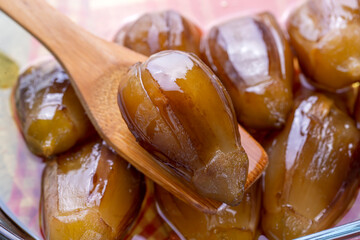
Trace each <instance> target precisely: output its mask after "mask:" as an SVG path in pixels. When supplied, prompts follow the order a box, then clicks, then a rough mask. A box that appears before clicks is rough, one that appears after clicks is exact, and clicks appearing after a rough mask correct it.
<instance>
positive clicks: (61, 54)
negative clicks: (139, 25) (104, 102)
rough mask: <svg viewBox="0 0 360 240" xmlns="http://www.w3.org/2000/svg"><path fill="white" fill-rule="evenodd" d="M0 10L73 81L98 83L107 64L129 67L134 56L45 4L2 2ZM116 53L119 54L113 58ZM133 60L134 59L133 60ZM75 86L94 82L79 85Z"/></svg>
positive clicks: (28, 0) (37, 0)
mask: <svg viewBox="0 0 360 240" xmlns="http://www.w3.org/2000/svg"><path fill="white" fill-rule="evenodd" d="M0 10H1V11H3V12H4V13H5V14H7V15H8V16H9V17H11V18H12V19H13V20H15V21H16V22H17V23H19V24H20V25H21V26H22V27H24V28H25V29H26V30H27V31H28V32H30V33H31V34H32V35H33V36H35V37H36V38H37V39H38V40H39V41H40V42H41V43H43V44H44V45H45V47H46V48H47V49H48V50H49V51H51V52H52V53H53V54H54V55H55V57H56V58H57V59H58V60H59V62H61V63H62V65H63V67H64V68H65V69H66V70H67V71H68V72H69V74H70V75H71V77H72V78H73V79H76V80H77V79H84V78H88V76H89V71H91V74H92V78H91V79H90V81H91V80H95V79H98V78H99V77H101V76H102V75H103V74H104V72H103V69H104V64H105V65H106V64H108V66H109V67H116V66H118V65H119V58H118V57H115V55H116V56H124V59H123V61H120V62H121V64H126V63H127V61H126V60H127V58H129V57H128V56H132V55H134V52H132V51H130V50H128V49H126V48H124V47H119V46H117V48H116V49H115V50H114V47H113V46H111V45H114V43H110V42H106V41H104V40H102V39H100V38H98V37H96V36H94V35H92V34H91V33H89V32H87V31H86V30H84V29H83V28H81V27H79V26H77V25H76V24H74V23H73V22H72V21H71V20H70V19H69V18H67V17H65V16H64V15H63V14H61V13H59V12H58V11H56V10H55V9H54V8H53V7H51V6H50V5H49V4H47V3H46V2H45V1H44V0H15V1H14V0H11V1H9V0H0ZM114 51H119V52H120V53H116V54H114ZM130 58H131V57H130ZM75 84H76V85H77V86H78V85H81V84H86V85H87V86H78V87H79V88H82V87H88V86H89V85H90V84H91V82H88V81H76V82H75Z"/></svg>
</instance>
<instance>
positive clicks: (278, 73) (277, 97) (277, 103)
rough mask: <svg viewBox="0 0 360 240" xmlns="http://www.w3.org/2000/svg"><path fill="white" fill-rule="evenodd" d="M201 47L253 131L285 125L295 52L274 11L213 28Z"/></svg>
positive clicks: (247, 125)
mask: <svg viewBox="0 0 360 240" xmlns="http://www.w3.org/2000/svg"><path fill="white" fill-rule="evenodd" d="M202 52H203V54H202V56H203V59H204V61H205V62H206V63H207V64H208V65H209V66H210V67H211V68H212V70H214V72H215V73H216V74H217V76H218V77H219V78H220V80H221V81H222V83H223V84H224V85H225V87H226V89H227V91H228V92H229V94H230V96H231V99H232V101H233V103H234V107H235V110H236V114H237V119H238V121H239V122H240V123H242V124H243V125H244V126H245V127H247V128H250V129H254V130H267V129H278V128H281V127H282V126H283V125H284V124H285V121H286V119H287V116H288V114H289V112H290V111H291V107H292V104H293V97H292V77H293V57H292V53H291V50H290V47H289V44H288V42H287V40H286V39H285V38H284V36H283V33H282V32H281V29H280V27H279V25H278V24H277V22H276V20H275V18H274V17H273V16H272V15H271V14H270V13H268V12H265V13H261V14H258V15H255V16H253V17H241V18H236V19H233V20H230V21H228V22H225V23H222V24H219V25H216V26H214V27H212V28H211V29H210V31H209V33H208V34H207V36H206V37H205V38H204V41H203V44H202Z"/></svg>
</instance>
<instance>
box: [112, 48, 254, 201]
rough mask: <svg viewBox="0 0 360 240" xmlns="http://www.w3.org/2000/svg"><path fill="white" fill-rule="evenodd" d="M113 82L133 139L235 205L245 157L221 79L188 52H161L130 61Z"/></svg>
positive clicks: (241, 189) (208, 193)
mask: <svg viewBox="0 0 360 240" xmlns="http://www.w3.org/2000/svg"><path fill="white" fill-rule="evenodd" d="M128 77H129V79H128V81H127V82H125V81H124V82H123V83H122V84H121V85H120V87H119V106H120V110H121V113H122V116H123V118H124V119H125V121H126V123H127V124H128V126H129V129H130V131H131V132H132V133H133V134H134V136H135V137H136V139H137V141H138V142H139V143H140V144H141V145H142V146H143V147H144V148H145V149H147V150H148V151H149V152H150V153H152V154H153V155H154V156H155V157H157V159H158V160H160V161H161V162H163V163H165V164H166V165H168V166H170V167H171V168H173V169H174V172H175V173H177V174H179V175H181V176H183V177H184V178H185V179H186V180H188V181H189V182H190V183H191V184H193V185H194V187H195V188H196V189H197V191H198V192H199V193H200V194H202V195H203V196H206V197H209V198H212V199H215V200H218V201H222V202H225V203H227V204H230V205H236V204H238V203H239V202H240V201H241V199H242V195H243V192H244V184H245V182H246V178H247V171H248V157H247V155H246V153H245V151H244V149H243V148H242V146H241V144H240V135H239V131H238V126H237V123H236V119H235V113H234V109H233V106H232V103H231V100H230V97H229V96H228V93H227V92H226V90H225V88H224V87H223V85H222V84H221V82H220V81H219V80H218V79H217V78H216V76H215V75H214V74H213V73H212V72H211V70H210V69H209V68H208V67H207V66H206V65H205V64H204V63H203V62H201V60H200V59H198V58H197V57H196V56H195V55H193V54H188V53H185V52H180V51H163V52H161V53H158V54H155V55H153V56H151V57H150V58H149V59H148V60H147V61H146V62H144V63H143V64H140V63H138V64H136V65H134V66H133V67H132V68H131V69H130V71H129V74H128Z"/></svg>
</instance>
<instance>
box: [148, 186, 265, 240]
mask: <svg viewBox="0 0 360 240" xmlns="http://www.w3.org/2000/svg"><path fill="white" fill-rule="evenodd" d="M155 190H156V191H155V196H156V203H157V209H158V212H159V214H160V216H162V218H163V219H164V220H165V221H166V222H167V223H168V225H169V226H171V227H172V228H173V230H174V231H175V232H176V233H177V234H179V235H181V237H180V238H181V239H188V240H192V239H193V240H223V239H232V240H252V239H256V237H257V236H258V233H257V230H258V229H257V228H258V224H259V220H260V208H261V184H260V181H257V182H256V183H255V184H254V185H252V186H251V188H249V189H248V190H247V191H246V192H245V194H244V199H243V201H242V202H241V203H240V204H239V205H238V206H236V207H231V206H228V205H226V204H224V205H223V206H221V210H219V212H218V213H217V214H214V215H210V214H205V213H202V212H199V211H198V210H196V209H194V208H193V207H191V206H189V205H187V204H186V203H184V202H182V201H181V200H179V199H177V198H176V197H174V196H173V195H171V194H170V193H169V192H167V191H166V190H164V189H163V188H161V187H159V186H156V189H155Z"/></svg>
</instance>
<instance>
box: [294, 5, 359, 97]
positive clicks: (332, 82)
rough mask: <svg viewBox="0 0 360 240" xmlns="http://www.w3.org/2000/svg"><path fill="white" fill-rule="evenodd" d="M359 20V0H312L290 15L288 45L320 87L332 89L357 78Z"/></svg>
mask: <svg viewBox="0 0 360 240" xmlns="http://www.w3.org/2000/svg"><path fill="white" fill-rule="evenodd" d="M359 19H360V1H359V0H311V1H307V2H305V3H304V4H303V5H301V6H300V7H299V8H298V9H296V10H295V11H294V12H293V13H292V14H291V15H290V17H289V19H288V23H287V29H288V32H289V35H290V40H291V44H292V46H293V47H294V50H295V51H296V54H297V57H298V59H299V63H300V66H301V68H302V70H303V71H304V72H305V74H306V75H307V76H309V77H310V78H311V79H312V80H313V81H314V82H316V83H318V84H319V87H323V88H325V89H328V90H335V89H339V88H343V87H346V86H349V85H351V84H352V83H354V82H357V81H360V45H359V44H358V43H359V42H360V21H359Z"/></svg>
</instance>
